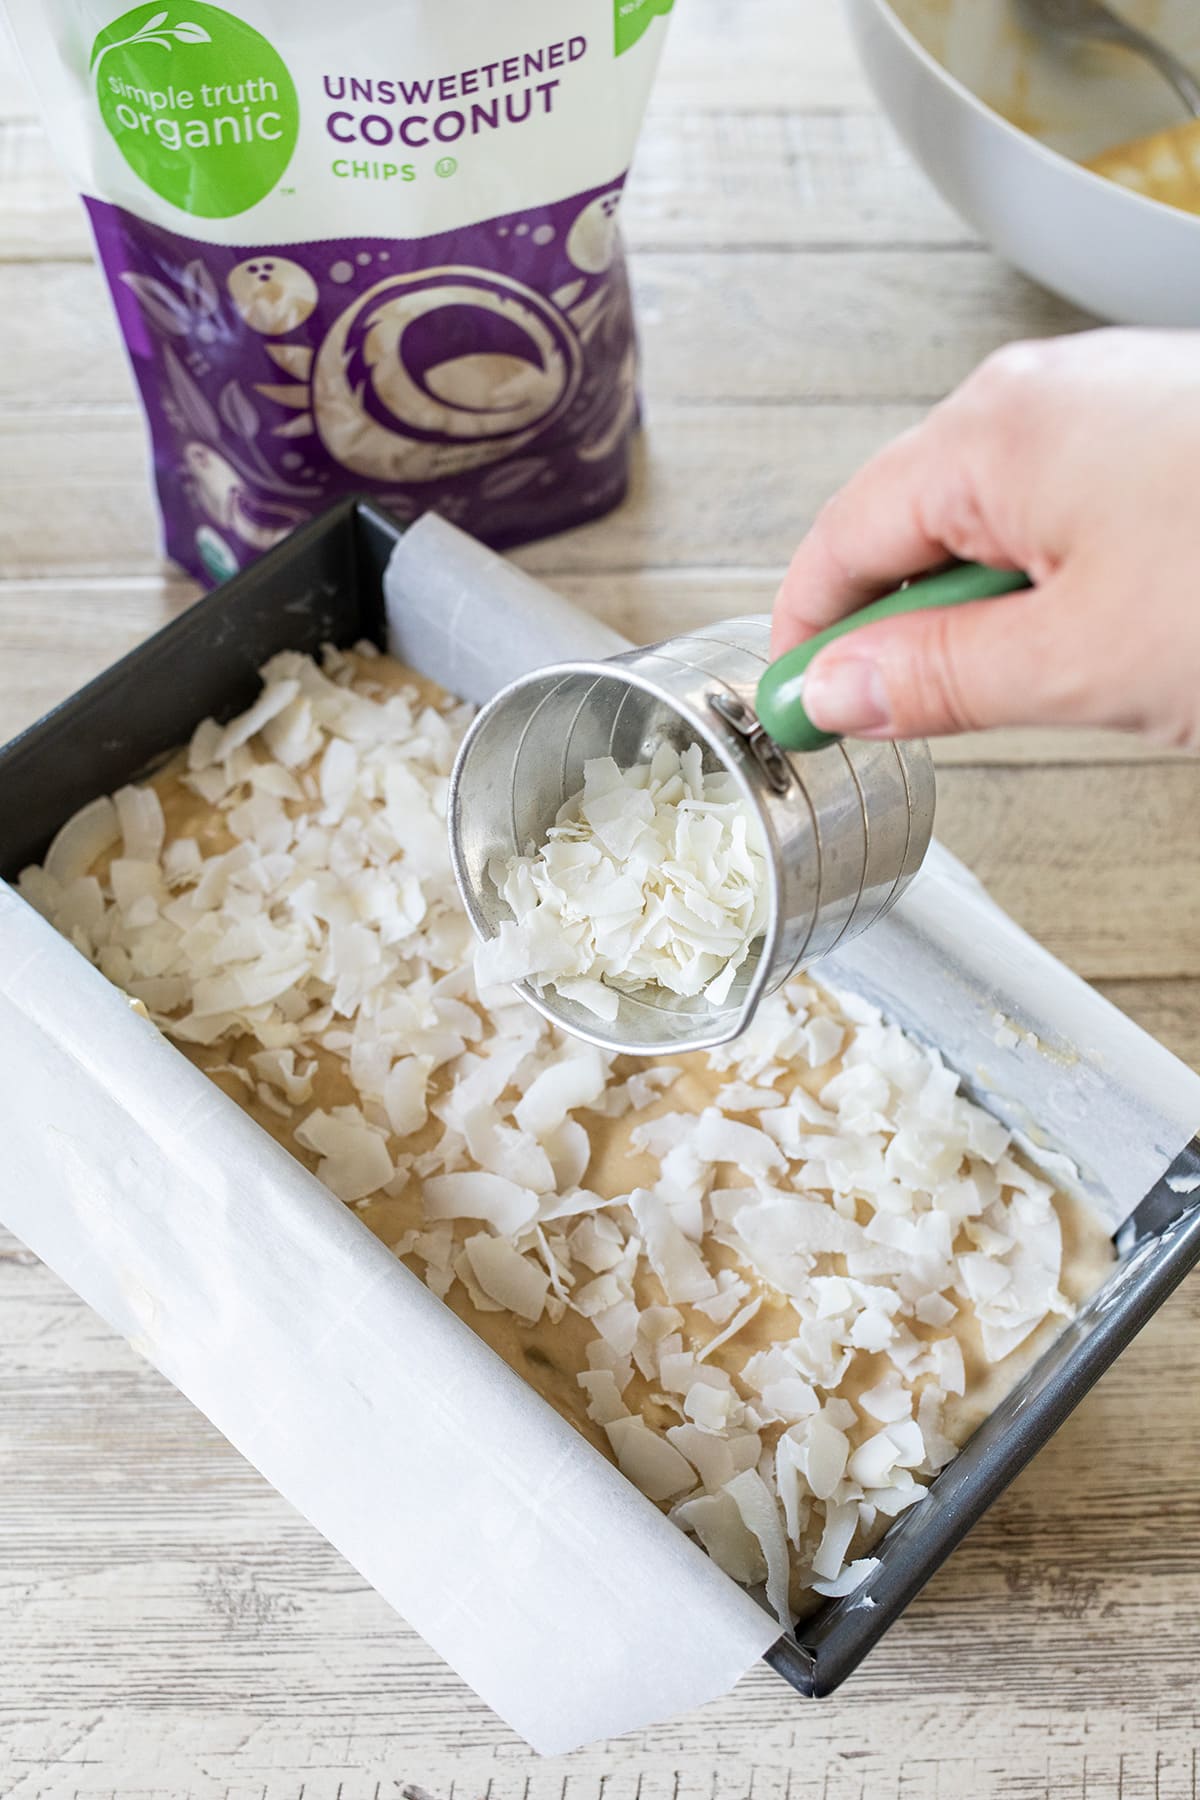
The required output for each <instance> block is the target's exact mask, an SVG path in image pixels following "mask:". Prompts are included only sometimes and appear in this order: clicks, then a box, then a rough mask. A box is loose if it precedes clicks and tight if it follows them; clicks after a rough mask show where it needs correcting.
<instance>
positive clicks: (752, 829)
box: [476, 743, 769, 1019]
mask: <svg viewBox="0 0 1200 1800" xmlns="http://www.w3.org/2000/svg"><path fill="white" fill-rule="evenodd" d="M583 777H584V781H583V787H582V789H581V790H580V791H579V793H577V794H575V795H573V796H572V797H571V798H570V799H569V800H568V801H566V803H565V804H564V805H563V806H562V807H561V808H560V809H559V812H558V816H557V818H556V820H555V823H554V824H553V826H551V828H550V830H549V832H548V833H547V836H546V840H545V842H544V843H543V844H542V845H541V846H540V848H538V849H537V851H536V852H535V853H534V854H533V855H531V856H519V855H518V856H512V857H510V858H509V859H508V860H507V861H506V862H500V861H499V860H497V861H496V862H495V863H494V864H493V865H492V867H491V869H490V871H489V873H490V876H491V879H492V880H493V881H494V882H495V885H496V888H497V891H498V893H499V896H500V898H501V899H502V900H503V902H504V903H505V905H507V906H508V908H509V910H510V912H511V914H512V918H511V920H506V921H505V922H504V924H503V925H502V926H501V929H500V931H499V933H498V934H497V936H496V938H494V939H493V940H491V943H490V944H488V945H485V946H483V947H482V948H481V950H480V952H479V955H478V960H477V964H476V968H477V974H478V978H479V980H480V981H481V983H486V982H489V981H498V980H508V981H515V980H522V979H527V978H528V979H532V980H534V981H535V982H536V983H537V984H538V985H539V986H540V985H545V984H547V983H551V984H553V985H554V986H555V987H556V988H557V990H558V992H559V994H560V995H562V996H563V997H564V998H568V999H572V1000H574V1001H576V1002H577V1003H578V1004H579V1005H581V1006H584V1007H586V1008H587V1009H588V1010H589V1011H592V1012H594V1013H596V1014H597V1015H598V1016H599V1017H601V1018H605V1019H611V1018H613V1017H615V1016H616V1009H617V1006H618V1004H619V999H620V991H624V992H637V991H639V990H640V989H644V988H646V987H660V988H663V989H666V990H667V991H668V992H670V993H672V994H675V995H679V996H681V997H686V998H696V997H698V996H699V995H701V994H704V993H705V992H706V991H707V993H708V995H709V998H710V1000H711V1002H712V1004H714V1005H721V1004H724V1002H725V1000H726V998H727V995H728V991H729V985H730V983H731V982H732V980H733V978H734V976H735V975H736V973H737V971H738V969H739V968H740V967H741V966H742V964H743V963H744V962H745V960H746V957H747V956H748V955H749V953H750V949H751V946H752V944H753V943H754V942H755V941H756V940H757V939H758V938H759V937H761V935H762V932H763V931H764V929H765V926H766V921H767V895H768V892H769V884H768V882H767V872H766V862H765V858H764V854H763V847H762V835H761V828H760V826H759V823H758V819H757V816H756V814H755V812H754V810H753V808H752V806H751V805H750V803H749V802H748V801H747V800H746V799H745V798H744V797H743V796H742V794H741V793H740V791H739V789H738V788H737V785H736V783H735V782H734V781H733V778H732V777H731V776H730V775H729V774H728V773H727V772H725V771H724V770H721V771H717V772H713V773H706V772H705V771H704V770H703V767H702V757H701V753H700V748H699V745H696V744H693V745H691V746H689V747H688V749H687V750H685V751H684V752H683V753H682V754H680V753H679V752H678V751H676V750H675V749H673V748H672V747H671V746H670V745H668V744H665V743H664V744H661V745H659V747H658V749H657V750H656V752H655V754H654V757H653V759H652V760H651V761H650V762H649V763H641V764H638V765H636V766H635V767H633V768H629V769H624V770H623V769H620V768H618V766H617V764H616V763H615V762H614V761H613V759H612V758H611V757H598V758H595V759H593V760H592V761H590V762H588V763H585V765H584V771H583ZM619 990H620V991H619Z"/></svg>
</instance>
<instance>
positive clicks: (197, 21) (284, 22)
mask: <svg viewBox="0 0 1200 1800" xmlns="http://www.w3.org/2000/svg"><path fill="white" fill-rule="evenodd" d="M7 5H8V11H9V15H10V18H11V20H12V22H13V25H14V27H15V30H16V34H17V38H18V41H19V43H20V45H21V47H22V49H23V52H24V54H25V57H26V59H27V61H28V64H29V67H30V70H31V73H32V75H33V78H34V81H35V83H36V85H37V87H38V88H39V90H40V94H41V97H42V101H43V103H44V106H45V110H46V115H47V120H48V124H49V129H50V131H51V133H52V135H53V137H54V139H55V141H56V143H57V145H58V147H59V150H60V153H61V155H62V158H63V160H64V161H65V163H66V164H67V166H68V168H69V170H70V173H71V175H72V177H73V179H74V180H75V182H76V183H77V185H78V186H79V188H80V189H81V191H82V194H83V198H84V203H85V205H86V207H87V210H88V214H89V217H90V219H91V224H92V229H93V232H94V234H95V238H96V246H97V250H98V252H99V257H100V261H101V263H102V264H103V267H104V271H105V274H106V275H107V277H108V281H109V285H110V287H111V290H112V295H113V300H114V303H115V306H116V310H117V317H118V319H119V321H120V326H121V331H122V333H123V336H124V339H125V343H126V346H127V348H128V352H129V356H130V360H131V362H132V364H133V368H134V373H135V375H136V377H137V381H138V385H139V387H140V389H141V396H142V403H143V405H144V407H145V411H146V417H147V420H148V423H149V432H150V440H151V445H152V452H153V458H154V469H155V478H156V481H157V485H158V496H159V503H160V506H161V510H162V517H163V532H164V540H165V547H166V550H167V552H168V553H169V554H170V555H171V556H172V557H174V558H175V560H176V561H177V562H179V563H180V564H182V565H183V567H184V568H185V569H187V570H189V571H190V572H191V573H192V574H194V575H197V576H199V577H200V578H201V579H205V580H208V581H217V580H222V579H224V578H225V577H226V576H228V575H231V574H232V573H233V572H234V571H235V570H236V569H238V568H239V567H241V565H242V564H243V563H245V562H247V561H249V560H250V559H252V558H253V557H254V556H255V555H256V554H257V553H258V552H259V551H262V550H265V549H268V548H269V547H270V546H271V545H272V544H274V543H276V542H277V541H278V540H279V539H280V538H282V537H283V536H285V535H286V533H287V532H288V531H290V530H291V529H292V527H293V526H295V525H297V524H298V523H299V522H300V521H301V520H303V519H306V518H308V517H309V516H310V514H312V513H313V512H316V511H318V510H319V509H320V508H321V507H323V506H325V505H326V504H327V503H328V502H329V501H330V500H332V499H334V498H335V497H336V496H337V495H338V494H340V493H345V492H348V491H356V492H366V493H369V494H371V495H373V496H374V497H375V498H377V499H378V500H379V501H380V502H381V503H382V504H383V505H384V506H386V507H388V508H389V509H390V510H391V511H393V512H394V513H396V514H398V515H399V516H400V517H401V518H410V517H413V516H415V515H416V514H417V513H420V512H424V511H427V510H429V509H433V510H436V511H438V512H440V513H442V514H444V515H445V516H446V517H447V518H449V519H452V520H454V521H455V522H456V523H458V524H461V525H463V526H465V527H466V528H467V529H468V530H470V531H472V532H474V533H475V534H476V535H477V536H479V537H481V538H484V539H485V540H487V541H488V542H489V543H492V544H497V545H498V544H505V543H513V542H516V541H519V540H521V539H525V538H530V537H535V536H541V535H543V534H544V533H547V532H551V531H558V530H560V529H561V528H562V527H564V526H567V525H572V524H576V523H578V522H579V521H580V520H583V519H588V518H591V517H593V516H594V515H595V514H597V513H600V512H603V511H605V510H607V509H608V508H609V507H611V506H613V505H614V504H615V502H616V501H618V500H619V499H620V497H621V494H622V492H623V491H624V486H625V481H626V474H627V465H628V457H629V448H630V439H631V434H632V432H633V429H634V427H635V424H636V416H637V396H636V369H635V342H634V327H633V317H632V313H631V309H630V300H629V290H628V287H627V284H626V278H625V271H624V266H623V263H622V257H621V250H620V244H619V241H618V237H617V209H618V205H619V202H620V198H621V188H622V184H623V181H624V178H625V173H626V170H627V168H628V165H629V161H630V157H631V155H632V151H633V145H634V139H635V136H636V133H637V129H638V126H639V124H640V122H641V118H642V113H643V110H644V107H645V102H646V97H647V93H648V90H649V87H650V82H651V77H652V75H653V71H654V65H655V62H656V60H657V57H658V52H659V48H660V45H661V39H662V36H663V32H664V29H665V25H664V23H663V22H662V21H661V19H660V18H659V15H662V14H665V13H667V12H669V10H670V8H671V5H672V0H391V3H390V4H388V5H386V6H384V5H379V4H378V0H341V3H340V4H333V3H331V0H231V3H229V4H226V5H222V6H215V5H210V4H209V3H208V0H146V4H144V5H140V6H134V7H132V8H131V9H129V10H127V11H123V12H120V13H119V14H118V15H116V16H114V14H113V9H112V3H111V0H7Z"/></svg>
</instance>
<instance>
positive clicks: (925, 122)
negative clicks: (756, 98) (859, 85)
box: [846, 0, 1200, 325]
mask: <svg viewBox="0 0 1200 1800" xmlns="http://www.w3.org/2000/svg"><path fill="white" fill-rule="evenodd" d="M846 7H847V11H848V14H849V18H850V25H851V29H852V32H853V35H854V39H855V43H856V45H857V48H858V52H859V55H860V56H861V58H862V63H863V67H864V68H865V70H866V73H867V77H868V79H869V81H870V83H871V86H872V87H873V88H874V90H875V94H876V96H877V98H878V100H879V103H880V105H881V106H882V108H883V110H884V112H885V113H886V114H887V116H888V118H889V119H890V120H891V122H892V124H893V126H894V127H895V129H896V131H897V132H898V134H899V136H900V137H901V139H902V140H903V142H904V144H905V145H906V147H907V148H908V150H909V151H910V152H911V153H912V155H913V156H914V157H915V159H916V161H917V162H918V163H919V164H920V166H921V168H922V169H923V170H924V171H925V173H926V174H927V175H928V176H929V179H930V180H931V181H932V182H933V184H934V186H935V187H936V188H937V189H938V191H939V192H940V193H941V194H942V196H943V197H944V198H945V199H946V200H947V201H948V202H949V204H950V205H951V206H952V207H953V208H954V209H955V211H956V212H958V213H960V214H961V215H962V217H963V218H964V219H966V220H967V221H968V223H969V224H971V225H972V226H973V227H974V228H975V230H976V231H978V232H979V233H980V235H981V236H982V237H984V238H986V239H987V240H988V242H989V243H991V244H992V245H993V246H994V247H995V249H996V250H998V251H999V252H1000V254H1001V255H1002V256H1004V257H1006V258H1007V259H1008V261H1010V262H1012V263H1015V264H1016V266H1017V267H1018V268H1019V269H1023V270H1024V272H1025V273H1026V274H1027V275H1030V276H1032V277H1033V279H1034V280H1035V281H1040V282H1041V283H1042V284H1043V286H1045V287H1048V288H1051V289H1052V290H1053V291H1054V292H1055V293H1056V294H1061V295H1062V296H1063V298H1064V299H1067V300H1071V301H1073V302H1074V303H1075V304H1076V305H1077V306H1081V307H1084V308H1085V309H1086V310H1088V311H1089V312H1092V313H1096V314H1098V315H1099V316H1100V317H1101V318H1106V319H1113V320H1116V321H1118V322H1120V323H1123V324H1136V325H1200V217H1197V216H1194V215H1191V214H1188V213H1183V212H1178V211H1176V210H1175V209H1174V208H1172V207H1168V206H1163V205H1160V204H1159V203H1158V202H1157V201H1154V200H1149V199H1146V198H1145V197H1143V196H1142V195H1140V194H1136V193H1133V192H1131V191H1129V190H1127V189H1125V188H1121V187H1118V186H1116V185H1115V183H1113V182H1110V181H1107V180H1105V179H1104V178H1103V177H1102V176H1099V175H1094V174H1092V173H1091V171H1090V170H1087V169H1083V168H1080V167H1079V165H1078V163H1076V162H1074V161H1072V160H1071V158H1072V156H1088V155H1094V154H1095V153H1096V152H1098V151H1099V150H1101V149H1104V148H1107V147H1108V146H1110V145H1112V144H1115V143H1118V142H1120V141H1122V140H1124V139H1126V138H1132V137H1136V136H1140V135H1142V134H1143V133H1147V132H1151V131H1156V130H1159V129H1161V128H1162V127H1163V126H1165V125H1169V124H1174V123H1176V122H1177V121H1179V120H1180V119H1181V118H1183V117H1184V116H1185V115H1184V113H1183V111H1182V108H1181V107H1180V104H1179V102H1178V101H1177V100H1176V99H1175V97H1174V96H1173V94H1172V93H1171V90H1170V89H1169V88H1168V87H1167V86H1166V84H1165V83H1164V82H1163V81H1162V79H1161V77H1158V76H1155V75H1154V74H1153V73H1152V72H1151V71H1149V70H1148V69H1147V68H1146V67H1145V66H1144V65H1143V64H1142V63H1141V62H1140V61H1139V60H1137V59H1135V58H1133V57H1131V56H1130V55H1129V54H1128V53H1127V52H1121V51H1116V50H1109V49H1104V50H1097V51H1094V52H1092V51H1088V52H1085V53H1083V54H1082V56H1080V55H1078V54H1077V55H1075V56H1071V57H1067V56H1064V55H1063V54H1061V53H1060V52H1055V51H1053V50H1051V49H1048V48H1047V47H1045V46H1043V45H1039V44H1037V43H1035V42H1034V41H1033V40H1032V39H1030V38H1029V37H1028V35H1027V34H1026V33H1024V32H1023V31H1022V30H1021V29H1020V27H1019V26H1018V24H1017V22H1016V18H1015V14H1014V10H1013V7H1012V4H1011V0H894V4H892V3H891V0H846ZM1126 12H1127V16H1131V17H1136V18H1137V20H1138V22H1139V23H1153V24H1154V25H1155V26H1156V27H1157V28H1158V29H1159V30H1160V31H1161V33H1162V36H1163V39H1164V41H1165V42H1167V43H1169V44H1170V46H1171V48H1172V49H1173V50H1175V51H1176V52H1177V53H1178V54H1180V55H1182V56H1184V57H1185V58H1186V59H1187V60H1188V61H1189V62H1190V63H1191V65H1192V66H1193V67H1194V68H1195V69H1196V70H1197V72H1198V73H1200V7H1198V6H1196V5H1195V4H1194V0H1174V3H1172V0H1159V4H1157V5H1155V4H1153V0H1142V4H1141V5H1140V8H1134V9H1130V8H1129V6H1128V4H1127V0H1126ZM1006 114H1007V116H1005V115H1006ZM1014 121H1016V122H1014ZM1022 125H1024V126H1026V127H1028V129H1022ZM1033 130H1036V131H1037V133H1038V136H1037V137H1034V136H1032V135H1031V131H1033Z"/></svg>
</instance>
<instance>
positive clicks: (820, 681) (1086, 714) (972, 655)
mask: <svg viewBox="0 0 1200 1800" xmlns="http://www.w3.org/2000/svg"><path fill="white" fill-rule="evenodd" d="M1059 586H1060V583H1059V580H1058V578H1056V577H1052V578H1051V579H1050V580H1049V581H1047V582H1045V583H1044V584H1043V585H1042V586H1041V587H1040V588H1033V589H1027V590H1025V591H1023V592H1021V593H1017V594H1011V595H1005V596H1003V597H1001V598H998V599H994V600H977V601H974V602H973V603H972V604H970V605H968V606H951V607H940V608H937V609H934V610H931V611H929V612H917V613H908V614H906V615H905V616H904V617H902V618H897V619H882V620H880V621H879V622H878V623H877V624H873V625H864V626H862V627H861V628H860V629H858V630H856V631H852V632H848V633H847V634H846V635H845V636H844V637H841V638H838V639H837V640H836V641H835V642H834V643H832V644H830V645H829V646H828V647H827V648H826V649H824V650H822V651H821V653H820V655H819V656H817V657H815V658H814V659H813V662H812V665H811V667H810V668H809V670H808V672H807V674H806V675H805V677H804V706H805V710H806V711H807V712H808V714H809V717H810V718H811V719H812V721H813V723H814V725H817V726H819V727H820V728H821V730H823V731H836V732H838V733H839V734H841V735H843V736H852V737H872V738H891V737H897V738H909V737H942V736H945V735H946V734H947V733H950V732H956V731H982V730H984V729H986V728H987V727H989V726H993V725H1068V724H1081V723H1088V722H1092V721H1093V720H1095V719H1096V718H1097V717H1098V715H1099V712H1100V711H1101V710H1102V705H1101V697H1099V696H1097V695H1094V694H1093V693H1092V692H1091V691H1090V685H1089V683H1088V681H1087V678H1086V674H1085V672H1084V671H1083V670H1082V669H1081V667H1080V665H1079V653H1080V644H1081V639H1080V636H1079V634H1078V633H1075V632H1073V631H1072V629H1071V626H1070V623H1069V619H1068V617H1067V609H1066V608H1065V607H1063V606H1062V605H1061V604H1060V596H1059V594H1058V592H1057V591H1056V590H1057V589H1058V588H1059ZM1082 641H1083V642H1086V639H1083V640H1082Z"/></svg>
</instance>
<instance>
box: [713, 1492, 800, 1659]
mask: <svg viewBox="0 0 1200 1800" xmlns="http://www.w3.org/2000/svg"><path fill="white" fill-rule="evenodd" d="M725 1492H726V1493H727V1494H728V1495H729V1496H730V1498H731V1499H732V1500H733V1502H734V1504H735V1506H736V1507H737V1509H738V1511H739V1512H740V1513H741V1515H742V1520H743V1522H744V1524H745V1526H746V1529H747V1530H748V1531H752V1532H753V1533H754V1535H755V1537H756V1538H757V1539H758V1542H759V1546H760V1548H761V1550H762V1553H763V1561H764V1562H765V1563H766V1565H767V1600H768V1601H769V1603H770V1605H771V1607H772V1609H773V1611H774V1613H775V1616H776V1618H777V1619H778V1620H779V1623H780V1624H781V1625H782V1626H783V1628H784V1630H785V1631H790V1630H791V1627H792V1610H791V1605H790V1603H789V1600H788V1585H789V1574H790V1567H789V1563H788V1550H787V1538H786V1537H785V1536H784V1530H783V1521H782V1519H781V1518H780V1516H779V1503H778V1501H777V1500H776V1498H775V1496H774V1495H773V1494H772V1493H771V1490H770V1489H769V1488H768V1486H767V1484H766V1482H765V1481H764V1480H763V1478H762V1476H761V1475H759V1474H758V1473H757V1472H756V1471H755V1470H754V1469H744V1470H743V1471H742V1473H741V1474H740V1475H735V1476H734V1478H733V1480H732V1481H730V1482H727V1483H726V1486H725Z"/></svg>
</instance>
